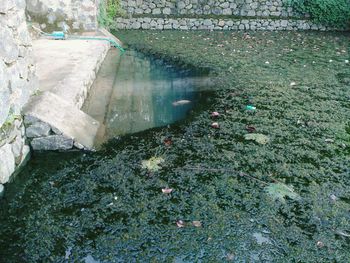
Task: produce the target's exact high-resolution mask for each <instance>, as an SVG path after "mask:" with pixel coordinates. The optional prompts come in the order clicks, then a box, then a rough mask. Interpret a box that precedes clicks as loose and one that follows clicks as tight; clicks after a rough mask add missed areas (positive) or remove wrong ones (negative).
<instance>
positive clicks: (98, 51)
mask: <svg viewBox="0 0 350 263" xmlns="http://www.w3.org/2000/svg"><path fill="white" fill-rule="evenodd" d="M109 48H110V44H109V43H108V42H107V41H99V40H49V39H39V40H35V41H33V53H34V59H35V62H36V65H37V76H38V79H39V89H40V91H50V92H52V93H54V94H56V95H57V96H59V97H61V98H63V99H64V100H65V101H66V102H68V103H70V104H72V105H74V106H76V107H77V108H79V109H80V108H81V107H82V105H83V103H84V101H85V98H86V97H87V94H88V92H89V89H90V87H91V85H92V83H93V82H94V80H95V78H96V74H97V72H98V70H99V68H100V66H101V64H102V62H103V60H104V58H105V56H106V54H107V51H108V50H109Z"/></svg>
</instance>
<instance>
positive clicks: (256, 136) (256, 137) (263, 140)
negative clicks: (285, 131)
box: [244, 133, 270, 144]
mask: <svg viewBox="0 0 350 263" xmlns="http://www.w3.org/2000/svg"><path fill="white" fill-rule="evenodd" d="M244 139H246V140H247V141H256V142H257V143H259V144H267V143H268V142H269V141H270V138H269V137H267V136H266V135H264V134H261V133H249V134H246V135H244Z"/></svg>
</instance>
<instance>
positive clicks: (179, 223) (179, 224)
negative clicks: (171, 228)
mask: <svg viewBox="0 0 350 263" xmlns="http://www.w3.org/2000/svg"><path fill="white" fill-rule="evenodd" d="M176 225H177V227H178V228H182V227H185V222H184V221H182V220H179V221H177V222H176Z"/></svg>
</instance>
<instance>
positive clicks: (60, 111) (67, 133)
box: [23, 91, 101, 150]
mask: <svg viewBox="0 0 350 263" xmlns="http://www.w3.org/2000/svg"><path fill="white" fill-rule="evenodd" d="M23 113H24V116H25V118H24V122H25V125H26V127H27V137H28V139H29V140H30V143H31V146H32V148H33V150H69V149H72V148H74V147H76V148H79V149H86V150H93V149H94V141H95V138H96V135H97V132H98V130H99V129H100V128H101V127H100V126H101V124H100V123H99V121H97V120H95V119H94V118H92V117H90V116H89V115H87V114H86V113H84V112H83V111H81V110H79V109H78V108H77V107H75V106H74V105H72V103H70V102H67V100H65V99H64V98H62V97H60V96H58V95H56V94H54V93H52V92H48V91H47V92H44V93H42V94H40V95H36V96H33V97H32V98H31V100H30V102H29V103H28V104H27V105H26V106H25V108H24V111H23Z"/></svg>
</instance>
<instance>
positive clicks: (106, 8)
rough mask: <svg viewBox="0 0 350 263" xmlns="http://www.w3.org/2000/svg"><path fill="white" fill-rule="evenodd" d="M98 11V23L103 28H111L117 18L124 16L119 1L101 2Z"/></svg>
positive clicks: (105, 0)
mask: <svg viewBox="0 0 350 263" xmlns="http://www.w3.org/2000/svg"><path fill="white" fill-rule="evenodd" d="M99 9H100V12H99V16H98V23H99V24H100V25H102V26H105V27H111V26H112V25H113V24H114V23H115V22H114V19H115V18H116V17H117V16H123V15H124V11H123V9H122V8H121V4H120V0H101V1H100V6H99Z"/></svg>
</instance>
